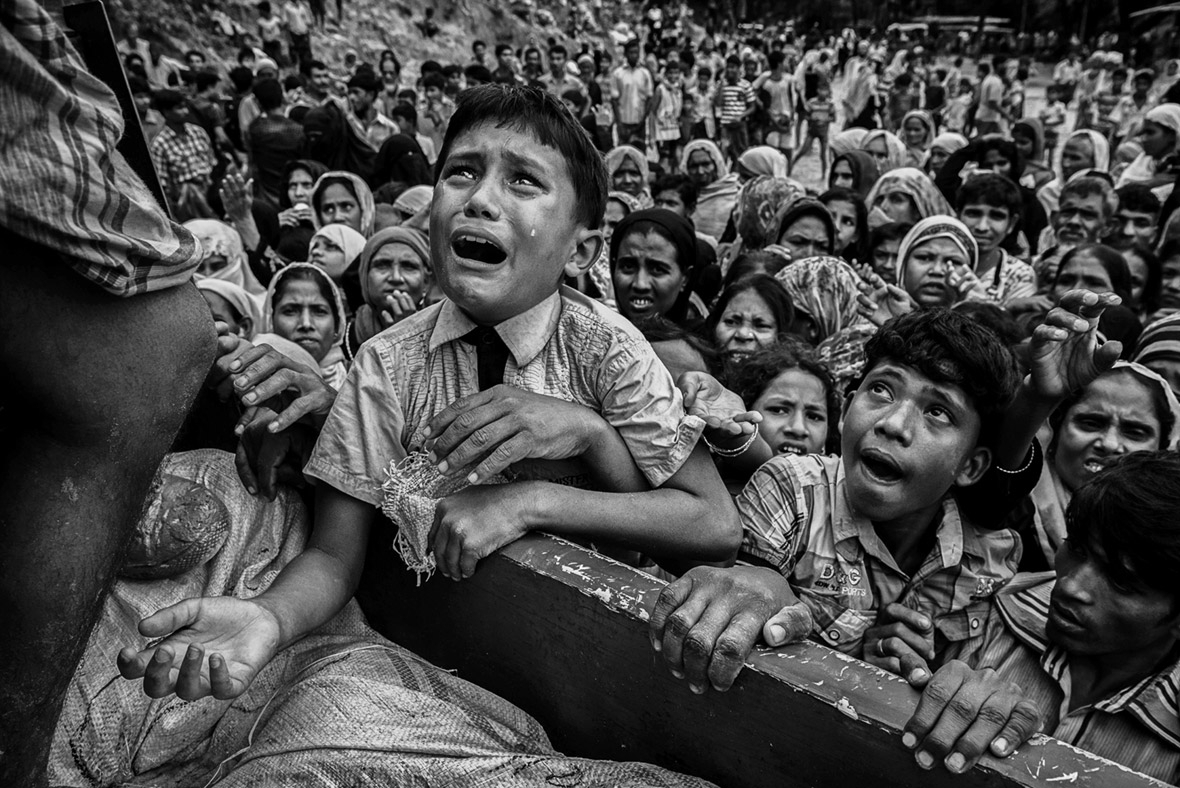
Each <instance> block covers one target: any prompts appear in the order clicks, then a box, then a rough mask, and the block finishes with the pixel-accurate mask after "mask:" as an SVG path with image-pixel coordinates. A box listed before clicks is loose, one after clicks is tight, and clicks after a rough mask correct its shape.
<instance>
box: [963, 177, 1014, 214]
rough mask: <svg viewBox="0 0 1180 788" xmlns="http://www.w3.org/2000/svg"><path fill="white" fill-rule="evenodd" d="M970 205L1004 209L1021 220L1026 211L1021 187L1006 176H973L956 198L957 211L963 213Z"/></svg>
mask: <svg viewBox="0 0 1180 788" xmlns="http://www.w3.org/2000/svg"><path fill="white" fill-rule="evenodd" d="M968 205H990V206H991V207H993V208H1004V209H1006V210H1007V211H1008V215H1009V216H1010V217H1011V218H1013V219H1019V218H1020V215H1021V212H1022V211H1023V210H1024V198H1023V197H1022V196H1021V194H1020V187H1019V186H1017V185H1016V184H1015V183H1013V182H1012V180H1011V179H1009V178H1008V177H1007V176H1005V175H1000V174H998V173H994V172H984V173H980V174H978V175H973V176H972V177H970V178H968V179H967V181H966V182H965V183H964V184H963V185H962V186H960V187H959V193H958V195H957V196H956V197H955V210H956V211H957V212H958V213H962V212H963V209H964V208H966V207H967V206H968Z"/></svg>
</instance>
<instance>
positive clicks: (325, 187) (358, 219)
mask: <svg viewBox="0 0 1180 788" xmlns="http://www.w3.org/2000/svg"><path fill="white" fill-rule="evenodd" d="M311 207H312V221H313V222H314V223H315V226H316V229H317V230H318V229H319V228H321V227H323V226H324V225H325V224H336V223H340V224H347V225H348V226H349V227H351V228H352V229H354V230H356V231H357V232H358V233H360V234H361V235H363V236H365V237H366V238H368V237H369V236H370V235H372V234H373V218H374V216H375V215H376V208H375V206H374V203H373V192H372V191H370V190H369V185H368V184H367V183H365V182H364V181H363V180H361V179H360V177H359V176H357V175H354V174H353V173H351V172H344V171H342V170H333V171H331V172H325V173H324V174H323V175H321V176H320V178H319V180H317V181H316V183H315V187H314V188H313V189H312V191H311Z"/></svg>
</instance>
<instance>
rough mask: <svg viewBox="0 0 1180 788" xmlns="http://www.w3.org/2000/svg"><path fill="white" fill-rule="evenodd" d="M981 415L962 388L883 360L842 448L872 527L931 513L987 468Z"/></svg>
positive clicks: (863, 390) (849, 418) (848, 422)
mask: <svg viewBox="0 0 1180 788" xmlns="http://www.w3.org/2000/svg"><path fill="white" fill-rule="evenodd" d="M979 431H980V417H979V414H978V412H977V411H976V410H975V406H974V404H973V403H972V402H971V400H970V399H969V398H968V397H967V395H966V393H965V392H964V391H963V390H962V389H960V388H959V387H958V386H955V385H952V384H948V383H939V382H936V381H934V380H931V379H930V378H928V377H926V376H925V375H923V374H922V373H921V372H918V371H917V370H915V369H913V368H911V367H907V366H904V365H902V364H897V363H893V362H891V361H889V360H883V361H881V362H879V363H878V364H877V365H876V366H875V367H873V369H872V370H871V371H870V372H869V374H868V375H867V376H866V377H865V380H864V382H863V383H862V384H861V386H860V388H859V389H857V391H856V393H855V394H854V395H853V396H852V400H851V402H850V403H849V405H848V409H847V411H846V413H845V416H844V426H843V434H842V446H843V455H844V467H845V471H846V473H847V482H846V484H847V487H846V492H847V495H848V502H849V503H850V504H851V505H852V508H853V509H855V510H856V511H857V512H859V513H860V514H862V515H864V516H866V517H868V518H869V519H870V520H872V521H873V522H878V523H884V522H893V521H897V520H902V519H905V518H906V517H907V516H912V515H920V516H921V518H923V520H924V521H923V522H920V523H917V522H916V523H915V526H916V527H925V526H926V525H927V524H928V522H929V519H928V518H929V516H930V515H929V513H928V511H929V510H931V509H932V508H933V507H935V506H938V505H939V504H940V502H941V501H942V498H943V496H945V495H946V493H947V491H948V490H949V489H950V488H951V487H952V486H953V485H968V484H973V483H974V482H976V481H978V480H979V478H980V477H982V475H983V472H984V471H985V470H987V465H988V458H989V455H988V452H987V450H986V449H981V448H979V447H978V446H977V441H978V439H979Z"/></svg>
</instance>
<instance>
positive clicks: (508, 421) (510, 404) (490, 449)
mask: <svg viewBox="0 0 1180 788" xmlns="http://www.w3.org/2000/svg"><path fill="white" fill-rule="evenodd" d="M603 424H605V422H604V421H603V420H602V417H601V416H599V415H598V414H597V413H595V412H594V411H592V410H590V409H589V408H586V407H584V406H582V405H579V404H577V403H575V402H566V401H565V400H561V399H557V398H556V397H548V396H545V395H544V394H533V393H532V392H528V391H524V390H523V389H518V388H516V387H514V386H506V385H503V384H501V385H499V386H493V387H492V388H490V389H487V390H486V391H481V392H479V393H478V394H473V395H471V396H469V397H464V398H463V399H461V400H458V401H457V402H454V403H452V404H451V405H450V406H449V407H447V408H446V409H445V410H443V411H442V412H441V413H439V414H438V415H436V416H435V417H434V418H432V419H431V420H430V422H429V423H428V424H427V425H426V435H427V441H426V443H425V446H424V448H425V449H426V450H427V451H428V452H430V456H431V459H432V461H434V462H436V463H437V464H438V469H439V472H440V473H442V474H444V475H447V476H455V475H458V474H459V473H461V472H462V471H464V470H467V469H470V473H469V475H468V476H467V481H469V482H470V483H471V484H479V483H480V482H484V481H487V480H488V479H490V478H491V477H493V476H495V475H496V474H498V473H501V472H503V471H504V470H506V469H507V468H508V467H509V466H510V465H512V464H513V463H516V462H519V461H521V460H524V459H526V458H532V459H543V460H564V459H569V458H573V457H580V456H582V455H583V454H584V453H585V452H586V451H587V449H589V448H590V445H591V442H592V441H593V440H594V438H595V435H596V432H597V429H598V427H599V426H601V425H603ZM473 466H474V467H473Z"/></svg>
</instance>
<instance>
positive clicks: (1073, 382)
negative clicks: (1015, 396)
mask: <svg viewBox="0 0 1180 788" xmlns="http://www.w3.org/2000/svg"><path fill="white" fill-rule="evenodd" d="M1120 302H1121V299H1120V298H1119V297H1118V296H1116V295H1114V294H1113V293H1103V294H1102V295H1099V294H1097V293H1092V292H1090V291H1089V290H1070V291H1069V292H1068V293H1066V294H1065V296H1064V297H1062V299H1061V301H1060V302H1059V304H1058V305H1057V308H1056V309H1053V310H1052V311H1050V312H1049V314H1048V316H1047V317H1046V318H1045V322H1044V323H1042V324H1041V325H1039V326H1037V328H1036V330H1035V331H1033V336H1032V344H1031V346H1030V347H1029V366H1030V369H1031V372H1030V378H1031V380H1032V385H1033V388H1034V390H1035V391H1036V393H1037V395H1038V396H1040V397H1043V398H1045V399H1047V400H1050V399H1051V400H1060V399H1064V398H1065V397H1067V396H1069V395H1070V394H1071V393H1072V392H1075V391H1078V390H1080V389H1082V388H1084V387H1085V386H1087V385H1089V384H1090V383H1091V382H1092V381H1093V380H1094V379H1095V378H1096V377H1098V376H1099V375H1101V374H1102V373H1103V372H1105V371H1107V370H1108V369H1110V368H1111V367H1112V366H1114V362H1115V361H1117V360H1118V358H1119V354H1120V353H1122V350H1123V345H1122V343H1121V342H1117V341H1116V342H1107V343H1106V344H1104V345H1099V344H1098V319H1099V318H1100V317H1101V316H1102V312H1103V311H1104V310H1105V309H1106V308H1107V307H1110V306H1115V305H1117V304H1119V303H1120Z"/></svg>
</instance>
